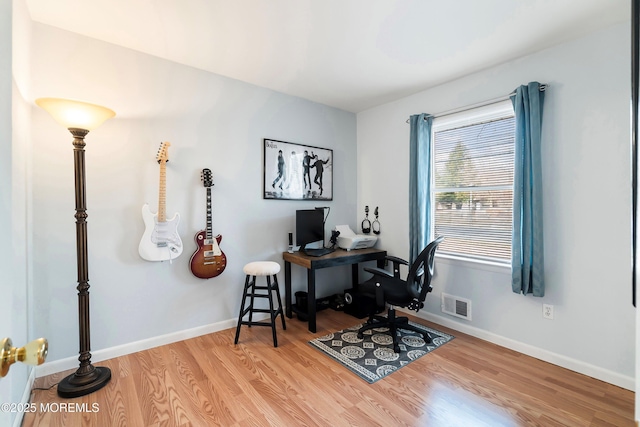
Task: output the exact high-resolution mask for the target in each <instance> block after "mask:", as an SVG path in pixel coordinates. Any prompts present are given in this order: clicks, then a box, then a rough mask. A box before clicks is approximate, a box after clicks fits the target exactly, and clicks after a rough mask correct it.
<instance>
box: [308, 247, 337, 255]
mask: <svg viewBox="0 0 640 427" xmlns="http://www.w3.org/2000/svg"><path fill="white" fill-rule="evenodd" d="M332 252H335V249H331V248H321V249H305V250H304V253H305V255H309V256H323V255H328V254H330V253H332Z"/></svg>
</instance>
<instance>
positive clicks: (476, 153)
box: [431, 104, 515, 264]
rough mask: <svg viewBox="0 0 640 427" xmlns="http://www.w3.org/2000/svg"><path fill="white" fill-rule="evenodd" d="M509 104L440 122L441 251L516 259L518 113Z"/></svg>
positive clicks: (437, 228)
mask: <svg viewBox="0 0 640 427" xmlns="http://www.w3.org/2000/svg"><path fill="white" fill-rule="evenodd" d="M505 105H508V107H509V108H503V109H502V110H501V111H499V112H496V111H493V112H492V113H491V114H485V115H483V114H475V115H474V116H473V117H472V118H471V119H470V118H469V115H468V114H467V115H466V117H465V119H464V120H462V121H461V120H457V121H456V120H451V119H449V123H439V122H438V119H436V121H435V122H434V135H433V168H432V171H433V185H432V186H431V188H432V199H431V201H432V204H431V206H432V215H433V219H434V221H433V223H434V234H435V235H436V236H439V235H444V236H445V237H446V238H445V240H444V241H443V242H442V243H441V244H440V246H439V247H438V252H439V253H440V254H449V255H455V256H460V257H466V258H474V259H479V260H488V261H493V262H499V263H505V264H508V263H510V262H511V232H512V221H513V219H512V211H513V161H514V133H515V118H514V117H513V110H512V109H511V108H510V104H505Z"/></svg>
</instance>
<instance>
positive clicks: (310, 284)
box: [307, 268, 316, 333]
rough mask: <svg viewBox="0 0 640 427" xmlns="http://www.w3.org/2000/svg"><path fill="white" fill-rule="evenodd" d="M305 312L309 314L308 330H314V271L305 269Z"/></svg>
mask: <svg viewBox="0 0 640 427" xmlns="http://www.w3.org/2000/svg"><path fill="white" fill-rule="evenodd" d="M307 304H308V305H307V314H308V315H309V331H311V332H314V333H315V332H316V271H315V270H314V269H313V268H310V269H308V270H307Z"/></svg>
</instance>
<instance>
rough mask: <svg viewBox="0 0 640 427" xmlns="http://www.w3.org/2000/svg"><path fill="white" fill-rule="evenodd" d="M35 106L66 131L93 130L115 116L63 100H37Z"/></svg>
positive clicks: (111, 113)
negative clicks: (72, 129)
mask: <svg viewBox="0 0 640 427" xmlns="http://www.w3.org/2000/svg"><path fill="white" fill-rule="evenodd" d="M36 104H37V105H38V106H40V107H42V108H43V109H44V110H46V111H47V112H48V113H49V114H51V116H52V117H53V118H54V120H55V121H56V122H58V123H60V124H61V125H62V126H64V127H65V128H66V129H69V128H78V129H84V130H88V131H91V130H94V129H95V128H97V127H98V126H100V125H101V124H102V123H104V122H105V121H106V120H108V119H110V118H112V117H113V116H115V115H116V113H115V112H113V110H110V109H108V108H106V107H102V106H100V105H95V104H89V103H88V102H82V101H74V100H71V99H63V98H39V99H36Z"/></svg>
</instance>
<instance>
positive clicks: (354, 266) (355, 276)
mask: <svg viewBox="0 0 640 427" xmlns="http://www.w3.org/2000/svg"><path fill="white" fill-rule="evenodd" d="M359 283H360V282H359V281H358V264H357V263H356V264H351V285H352V286H353V289H357V288H358V284H359Z"/></svg>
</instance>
